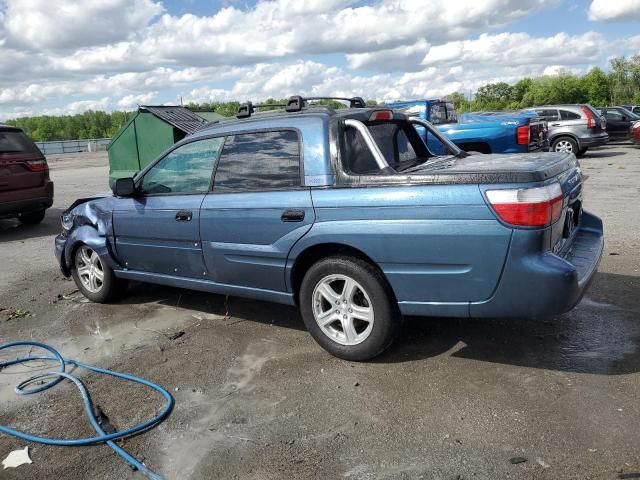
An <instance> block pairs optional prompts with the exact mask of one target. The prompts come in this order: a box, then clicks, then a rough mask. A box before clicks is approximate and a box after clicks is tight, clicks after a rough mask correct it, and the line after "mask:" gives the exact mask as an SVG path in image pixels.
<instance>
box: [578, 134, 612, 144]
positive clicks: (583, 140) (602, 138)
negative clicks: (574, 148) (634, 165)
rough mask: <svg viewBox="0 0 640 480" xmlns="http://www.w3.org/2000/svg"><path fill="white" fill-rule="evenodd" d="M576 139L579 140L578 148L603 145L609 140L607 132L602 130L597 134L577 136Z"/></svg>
mask: <svg viewBox="0 0 640 480" xmlns="http://www.w3.org/2000/svg"><path fill="white" fill-rule="evenodd" d="M578 141H579V142H580V148H587V147H599V146H600V145H605V144H606V143H608V142H609V134H608V133H605V132H603V133H599V134H597V135H589V136H586V137H580V138H578Z"/></svg>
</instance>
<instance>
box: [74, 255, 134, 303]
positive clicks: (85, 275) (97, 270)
mask: <svg viewBox="0 0 640 480" xmlns="http://www.w3.org/2000/svg"><path fill="white" fill-rule="evenodd" d="M71 275H72V277H73V280H74V281H75V283H76V286H77V287H78V290H80V292H82V294H83V295H84V296H85V297H87V298H88V299H89V300H91V301H92V302H96V303H105V302H108V301H109V300H112V299H113V298H115V296H116V294H117V293H118V291H119V290H121V289H123V288H125V287H126V284H123V283H122V282H119V281H118V279H117V278H116V276H115V275H114V274H113V270H111V268H109V266H108V265H106V264H105V263H104V262H103V261H102V259H101V258H100V256H99V255H98V254H97V253H96V252H95V251H94V250H92V249H91V248H90V247H89V246H87V245H80V246H79V247H78V248H77V249H76V251H75V254H74V259H73V266H72V269H71Z"/></svg>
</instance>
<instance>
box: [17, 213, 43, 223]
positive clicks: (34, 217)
mask: <svg viewBox="0 0 640 480" xmlns="http://www.w3.org/2000/svg"><path fill="white" fill-rule="evenodd" d="M44 214H45V211H44V210H38V211H36V212H29V213H23V214H22V215H20V216H19V217H18V220H20V223H22V224H24V225H37V224H38V223H40V222H41V221H42V220H43V219H44Z"/></svg>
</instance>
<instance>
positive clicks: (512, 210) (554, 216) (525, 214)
mask: <svg viewBox="0 0 640 480" xmlns="http://www.w3.org/2000/svg"><path fill="white" fill-rule="evenodd" d="M487 199H488V200H489V203H490V204H491V207H492V208H493V210H494V211H495V212H496V214H497V215H498V217H500V219H501V220H502V221H503V222H505V223H508V224H509V225H514V226H518V227H546V226H548V225H551V224H553V223H555V222H556V221H558V219H559V218H560V215H561V214H562V204H563V196H562V189H561V188H560V184H559V183H552V184H550V185H547V186H544V187H536V188H518V189H508V190H507V189H505V190H488V191H487Z"/></svg>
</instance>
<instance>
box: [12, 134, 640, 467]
mask: <svg viewBox="0 0 640 480" xmlns="http://www.w3.org/2000/svg"><path fill="white" fill-rule="evenodd" d="M582 165H583V167H584V171H585V173H586V174H587V175H589V179H588V181H587V183H586V208H588V209H590V210H592V211H593V212H595V213H596V214H598V215H600V216H602V218H603V219H604V222H605V228H606V235H607V245H606V250H605V255H604V258H603V260H602V263H601V266H600V273H598V274H597V277H596V279H595V281H594V283H593V285H592V286H591V289H590V291H589V293H588V295H587V297H586V298H584V300H583V301H582V302H581V304H580V305H579V306H578V307H577V308H576V309H575V310H574V311H572V312H571V313H569V314H566V315H563V316H560V317H558V318H553V319H540V320H535V321H534V320H524V319H514V320H483V321H480V320H451V319H426V318H415V319H410V320H409V321H408V322H407V324H406V328H405V329H404V333H403V336H402V338H400V339H399V341H398V342H397V343H396V345H395V346H394V347H393V348H392V349H391V350H390V351H389V352H387V353H386V354H385V355H383V356H382V357H381V358H379V359H378V360H377V361H375V362H371V363H348V362H345V361H341V360H338V359H335V358H332V357H330V356H329V355H328V354H326V353H325V352H324V351H322V350H321V349H320V348H319V347H318V346H317V345H316V344H315V343H314V342H313V341H312V339H311V338H310V336H309V335H308V334H307V333H306V332H305V330H304V327H303V325H302V322H301V320H300V319H299V317H298V314H297V313H296V311H295V310H294V309H293V308H287V307H283V306H280V305H271V304H267V303H262V302H258V301H249V300H243V299H238V298H230V299H229V301H228V302H225V299H224V297H220V296H215V295H205V294H202V293H194V292H189V291H185V290H176V289H168V288H161V287H153V286H144V285H134V286H133V287H132V288H131V292H130V295H129V296H127V297H126V298H125V299H124V300H122V301H121V302H120V303H117V304H113V305H94V304H91V303H86V302H84V301H83V299H82V298H81V297H79V295H78V294H77V293H76V292H75V287H74V285H73V283H72V282H71V281H68V280H66V279H65V278H64V277H63V276H62V275H61V274H60V273H59V270H58V267H57V265H56V263H55V259H54V257H53V252H52V248H53V243H52V241H53V236H54V235H55V234H56V233H57V232H58V230H59V220H58V216H59V214H60V212H61V210H62V209H64V208H65V207H66V206H68V205H69V204H70V203H71V202H72V201H73V200H74V199H75V198H77V197H81V196H85V195H87V194H92V193H95V192H98V191H103V190H105V189H106V179H107V167H106V159H105V156H104V154H98V155H93V156H92V157H88V156H87V155H80V156H77V157H76V158H69V157H64V158H52V159H51V166H52V172H51V173H52V177H53V179H54V180H55V182H56V202H55V204H54V207H53V208H52V209H51V210H50V211H49V212H48V214H47V217H46V219H45V221H44V223H43V224H41V225H39V226H35V227H23V226H20V225H19V224H18V223H17V222H14V221H0V265H1V267H0V308H2V309H4V310H3V311H2V312H0V340H2V341H5V340H17V339H30V338H33V339H36V340H40V341H44V342H47V343H51V344H53V345H54V346H56V347H57V348H58V349H59V350H60V351H61V352H63V354H65V355H66V356H69V357H74V358H77V359H79V360H82V361H86V362H89V363H95V364H98V365H100V366H103V367H107V368H112V369H115V370H119V371H123V372H128V373H133V374H138V375H141V376H144V377H146V378H149V379H151V380H153V381H156V382H159V383H160V384H162V385H164V386H165V387H167V388H168V389H170V391H171V392H172V393H173V394H174V396H175V399H176V408H175V410H174V412H173V414H172V415H171V416H170V418H169V419H168V420H167V421H166V422H165V423H163V424H162V425H161V426H160V427H158V428H156V429H154V430H151V431H149V432H147V433H145V434H144V435H141V436H138V437H135V438H133V439H129V440H127V441H126V442H125V448H126V449H127V450H128V451H130V452H131V453H133V454H135V455H136V456H138V457H139V458H141V459H143V460H144V461H145V463H146V464H147V465H149V466H150V467H151V468H152V469H154V470H156V471H158V472H160V473H162V474H163V475H165V476H166V477H167V478H170V479H172V478H176V479H177V478H180V479H184V478H189V479H200V478H239V479H280V478H290V479H300V478H318V479H324V478H349V479H374V478H375V479H409V478H411V479H413V478H425V479H432V478H437V479H454V478H458V479H496V478H516V479H520V478H527V479H528V478H534V479H615V478H640V403H639V402H638V398H639V394H640V348H639V347H640V318H638V313H639V312H640V278H639V277H640V214H638V203H639V202H640V189H639V188H638V183H639V180H640V150H636V149H632V148H630V147H620V146H613V147H607V148H603V149H599V150H596V151H593V152H589V154H588V155H587V156H586V157H585V158H584V160H583V162H582ZM16 310H20V313H21V314H22V315H27V316H22V317H20V315H18V317H20V318H10V317H15V315H11V314H12V313H14V312H16ZM27 312H28V313H27ZM227 313H228V315H227ZM179 331H184V332H185V333H184V335H182V336H181V337H179V338H177V339H175V340H171V339H170V336H171V334H172V333H176V332H179ZM0 355H1V354H0ZM18 370H20V371H22V372H23V373H22V375H24V372H25V371H27V370H28V371H31V370H29V369H26V368H21V369H17V368H14V369H11V370H5V371H3V372H0V424H10V425H12V426H14V427H17V428H20V429H23V430H27V431H30V432H39V433H44V434H48V435H52V436H65V437H74V436H79V435H83V434H91V433H92V432H91V430H90V428H89V427H88V426H87V425H88V422H87V421H86V419H85V418H84V416H83V413H82V410H81V404H80V400H79V398H78V395H77V394H76V390H75V389H73V388H72V387H71V386H69V385H66V384H62V385H59V386H58V387H56V388H55V389H53V390H52V391H49V392H47V393H45V394H42V395H40V396H38V397H35V398H34V397H30V398H22V397H21V398H18V397H16V396H15V395H14V394H13V392H12V388H11V386H12V385H13V384H15V383H16V382H17V381H18V379H19V378H20V377H21V376H20V375H19V374H18ZM83 378H84V379H85V380H86V381H87V384H88V385H89V388H90V390H91V392H92V395H93V398H94V401H95V402H96V403H98V404H99V405H101V406H102V408H103V410H104V411H105V412H106V414H107V415H108V416H109V417H110V418H111V421H112V422H113V423H114V424H115V425H116V427H118V428H123V427H125V426H126V425H128V424H130V423H132V422H136V421H139V420H141V419H143V418H145V417H146V416H149V415H152V414H153V412H154V411H155V409H156V408H157V407H158V406H159V405H160V404H161V401H160V399H159V398H157V396H156V395H155V394H153V393H151V392H149V391H147V390H144V389H142V388H138V387H133V386H130V385H126V384H125V385H123V384H121V383H117V382H115V381H113V380H109V379H104V378H100V377H97V376H95V375H84V376H83ZM24 445H25V442H22V441H18V440H16V439H14V438H10V437H7V436H4V435H0V459H3V458H4V457H5V456H6V455H7V454H8V453H9V452H10V451H11V450H13V449H16V448H21V447H23V446H24ZM31 447H32V448H31V455H32V459H33V462H34V463H33V464H32V465H23V466H21V467H19V468H17V469H11V470H0V478H3V479H5V478H6V479H17V478H21V479H22V478H57V479H77V478H92V479H93V478H105V479H106V478H108V479H114V478H141V476H140V475H139V474H135V473H132V472H131V470H130V469H129V468H128V467H127V466H126V465H125V464H124V463H123V462H122V461H121V460H120V459H119V458H118V457H116V456H115V455H114V454H113V453H112V451H111V450H110V449H109V448H108V447H106V446H97V447H88V448H56V447H47V446H43V445H31ZM512 457H525V458H526V459H527V462H525V463H520V464H517V465H513V464H511V463H510V462H509V459H511V458H512ZM632 473H637V474H638V476H637V477H634V476H630V474H632ZM625 475H627V476H626V477H625Z"/></svg>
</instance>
